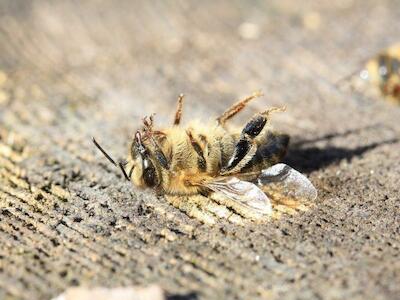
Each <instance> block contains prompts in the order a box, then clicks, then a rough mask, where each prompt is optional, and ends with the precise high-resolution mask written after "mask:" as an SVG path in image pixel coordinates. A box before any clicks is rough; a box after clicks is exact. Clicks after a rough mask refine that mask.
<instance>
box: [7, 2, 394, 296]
mask: <svg viewBox="0 0 400 300" xmlns="http://www.w3.org/2000/svg"><path fill="white" fill-rule="evenodd" d="M399 32H400V2H399V1H395V0H393V1H385V0H383V1H373V0H366V1H365V0H360V1H344V0H341V1H278V0H277V1H268V2H266V1H253V2H244V1H229V2H221V1H218V2H217V3H215V2H214V1H202V2H201V4H200V2H198V1H170V2H169V1H167V2H164V1H154V2H152V3H151V4H150V2H146V1H137V2H133V1H118V2H112V1H57V2H55V1H12V0H9V1H1V3H0V70H1V71H0V246H1V247H0V299H50V298H52V297H55V296H56V295H58V294H60V293H61V292H62V291H63V290H65V289H66V288H67V287H70V286H77V285H79V286H81V285H83V286H105V287H118V286H130V285H147V284H158V285H160V286H161V287H162V288H163V289H165V290H166V292H167V293H168V295H170V296H169V297H170V298H171V299H224V298H225V299H258V298H260V299H399V298H400V284H399V283H400V262H399V231H400V226H399V224H400V223H399V221H400V220H399V203H400V202H399V181H400V165H399V160H400V151H399V149H400V147H399V146H400V142H399V134H400V126H399V119H400V108H399V107H398V106H395V105H393V104H391V103H388V102H386V101H384V100H382V99H380V98H379V97H370V96H367V93H366V92H365V91H364V90H363V89H352V88H350V87H349V86H347V85H337V84H336V83H337V82H338V81H339V80H340V79H341V78H343V77H345V76H347V75H348V74H351V73H352V72H354V71H356V70H357V68H360V67H361V65H362V63H363V61H365V60H366V59H367V58H369V57H370V56H372V55H374V54H375V53H376V52H377V51H379V50H380V49H382V48H384V47H386V46H389V45H391V44H392V43H394V42H396V41H398V37H399V36H398V33H399ZM258 89H262V90H263V91H264V93H265V97H264V98H262V99H260V100H257V101H256V102H254V103H253V104H252V105H251V107H250V108H249V109H247V110H246V111H245V112H243V113H242V114H241V115H240V116H239V117H238V118H237V119H235V122H236V124H242V123H243V122H244V121H245V120H246V119H247V118H248V117H249V116H251V115H252V114H253V113H254V112H255V111H257V110H260V109H264V108H265V107H269V106H273V105H286V106H287V112H286V113H284V114H280V115H277V116H276V117H275V119H274V120H275V122H274V125H275V127H276V128H278V129H280V130H283V131H286V132H288V133H289V134H290V135H291V136H292V145H291V150H290V153H289V155H288V157H287V159H286V162H287V163H289V164H290V165H292V166H293V167H295V168H296V169H298V170H300V171H302V172H304V173H305V174H307V176H309V178H310V179H311V180H312V181H313V183H314V184H315V185H316V187H317V188H318V190H319V193H320V196H319V198H318V200H317V203H316V206H315V208H314V209H312V210H309V211H308V212H305V213H299V214H297V215H295V216H283V217H282V218H281V219H280V220H276V221H272V222H270V223H268V224H265V225H249V226H247V227H237V226H234V225H231V224H228V223H227V222H224V221H221V222H220V223H219V224H217V225H216V226H214V227H209V226H206V225H203V224H201V223H199V222H198V221H196V220H193V219H191V218H189V217H187V216H186V215H185V214H183V213H182V212H180V211H178V210H177V209H175V208H173V207H171V206H170V205H168V204H167V203H166V201H165V200H164V199H162V198H159V199H158V198H156V197H155V196H153V195H152V194H151V193H150V192H146V191H144V192H141V191H136V190H134V189H133V188H132V187H131V186H130V184H129V183H126V182H125V181H124V180H123V178H122V177H121V174H120V173H119V171H118V170H117V169H115V168H113V166H112V165H110V164H109V163H107V161H105V159H104V158H103V157H102V156H101V155H100V154H99V153H98V152H97V151H96V149H95V148H94V147H93V145H92V143H91V136H96V137H97V139H98V140H99V141H100V142H101V143H102V145H103V146H104V147H105V148H106V149H108V150H109V151H110V152H111V153H112V155H113V156H116V157H118V156H119V157H124V156H125V153H126V152H127V150H126V149H127V145H128V143H129V138H130V137H131V136H132V133H133V132H134V130H135V129H136V127H137V126H138V125H139V123H140V119H141V117H143V116H144V115H149V114H151V113H152V112H156V113H157V116H156V121H157V122H158V123H159V124H162V123H163V124H167V123H168V122H171V119H172V111H173V107H174V106H175V101H176V98H177V96H178V94H179V93H181V92H183V93H185V94H186V95H187V98H186V107H185V108H184V120H189V119H192V118H195V117H198V118H204V119H206V118H208V117H210V116H216V115H218V113H221V112H222V111H223V110H224V109H225V108H226V107H227V106H228V105H229V104H230V103H232V102H233V101H235V100H236V99H238V98H240V97H242V96H245V95H248V94H250V93H251V92H252V91H254V90H258Z"/></svg>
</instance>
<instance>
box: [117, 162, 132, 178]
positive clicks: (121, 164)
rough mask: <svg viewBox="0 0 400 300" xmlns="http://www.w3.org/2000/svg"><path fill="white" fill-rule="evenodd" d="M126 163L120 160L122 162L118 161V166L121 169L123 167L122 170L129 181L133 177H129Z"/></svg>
mask: <svg viewBox="0 0 400 300" xmlns="http://www.w3.org/2000/svg"><path fill="white" fill-rule="evenodd" d="M125 164H126V163H124V162H122V161H120V162H119V163H118V166H119V167H120V169H121V171H122V174H124V176H125V179H126V180H128V181H130V180H131V179H130V178H129V176H128V174H126V171H125Z"/></svg>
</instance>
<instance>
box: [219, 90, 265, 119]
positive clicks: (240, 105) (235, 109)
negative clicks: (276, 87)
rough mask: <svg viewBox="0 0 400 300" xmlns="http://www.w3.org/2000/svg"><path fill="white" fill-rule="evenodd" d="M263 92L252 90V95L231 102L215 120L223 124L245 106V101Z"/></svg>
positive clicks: (259, 95) (247, 101)
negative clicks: (233, 102)
mask: <svg viewBox="0 0 400 300" xmlns="http://www.w3.org/2000/svg"><path fill="white" fill-rule="evenodd" d="M262 95H263V94H262V93H261V92H254V93H253V94H252V95H250V96H248V97H246V98H244V99H242V100H239V101H238V102H236V103H235V104H233V105H232V106H231V107H229V108H228V109H227V110H226V111H225V112H224V113H223V114H222V115H221V116H219V117H218V118H217V122H218V123H219V124H220V125H221V126H223V125H224V124H225V122H226V121H227V120H229V119H230V118H232V117H233V116H234V115H236V114H237V113H238V112H240V111H241V110H242V109H243V108H245V107H246V105H247V103H249V102H250V101H251V100H253V99H255V98H258V97H261V96H262Z"/></svg>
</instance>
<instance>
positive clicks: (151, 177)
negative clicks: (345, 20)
mask: <svg viewBox="0 0 400 300" xmlns="http://www.w3.org/2000/svg"><path fill="white" fill-rule="evenodd" d="M143 166H146V167H144V168H143V181H144V183H145V184H146V185H147V186H148V187H154V186H156V185H157V184H158V178H157V173H156V169H155V168H154V166H153V163H152V162H151V161H150V160H148V159H145V160H144V161H143Z"/></svg>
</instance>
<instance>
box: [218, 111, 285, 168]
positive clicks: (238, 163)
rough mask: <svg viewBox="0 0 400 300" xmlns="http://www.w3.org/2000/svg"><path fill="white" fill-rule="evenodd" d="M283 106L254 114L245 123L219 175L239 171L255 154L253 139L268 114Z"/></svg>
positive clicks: (260, 130) (266, 119)
mask: <svg viewBox="0 0 400 300" xmlns="http://www.w3.org/2000/svg"><path fill="white" fill-rule="evenodd" d="M283 110H284V108H276V107H274V108H271V109H268V110H266V111H264V112H262V113H259V114H257V115H255V116H254V117H253V118H251V119H250V121H249V122H247V124H246V125H245V127H244V128H243V130H242V133H241V135H240V138H239V140H238V142H237V143H236V145H235V149H234V151H233V154H232V156H231V158H230V159H229V160H228V163H227V164H226V166H224V167H223V168H222V169H221V175H228V174H233V173H236V172H239V171H240V170H241V169H242V168H243V167H245V166H246V164H247V163H248V162H249V161H251V160H252V158H253V157H254V156H255V154H256V151H257V147H256V144H255V142H254V139H255V138H256V137H257V136H258V135H259V134H260V133H261V132H262V130H263V129H264V127H265V124H267V121H268V116H269V115H270V114H271V113H272V112H275V111H283Z"/></svg>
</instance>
